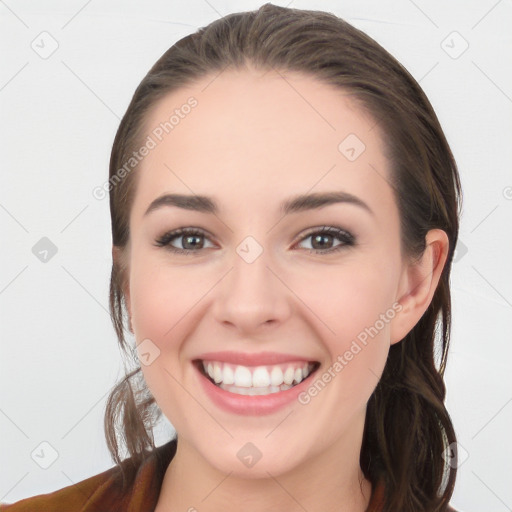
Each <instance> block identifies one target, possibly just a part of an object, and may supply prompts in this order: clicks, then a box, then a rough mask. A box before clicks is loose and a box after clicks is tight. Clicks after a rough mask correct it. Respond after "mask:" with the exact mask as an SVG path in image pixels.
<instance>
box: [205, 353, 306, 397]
mask: <svg viewBox="0 0 512 512" xmlns="http://www.w3.org/2000/svg"><path fill="white" fill-rule="evenodd" d="M203 368H204V371H205V372H206V373H207V374H208V375H209V376H210V378H211V379H212V380H213V381H214V382H215V384H217V385H219V386H220V387H221V388H223V389H234V391H233V392H235V393H239V394H243V395H245V394H249V395H259V394H268V393H277V392H279V391H284V390H285V389H290V388H291V387H292V386H294V385H297V384H299V383H300V382H302V381H303V380H304V379H305V378H306V377H307V376H308V375H310V373H311V370H312V368H313V365H312V364H311V363H304V365H303V366H302V367H300V366H299V367H297V363H289V364H285V365H272V366H268V367H267V366H257V367H255V368H254V367H251V368H249V367H246V366H241V365H237V366H232V365H230V364H228V363H221V362H216V361H209V362H205V361H203ZM283 369H284V371H283Z"/></svg>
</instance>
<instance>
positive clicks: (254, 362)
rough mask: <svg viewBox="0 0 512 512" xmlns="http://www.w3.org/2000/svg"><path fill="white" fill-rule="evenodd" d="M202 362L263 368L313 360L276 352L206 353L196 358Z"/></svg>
mask: <svg viewBox="0 0 512 512" xmlns="http://www.w3.org/2000/svg"><path fill="white" fill-rule="evenodd" d="M196 359H201V360H202V361H219V362H224V363H231V364H239V365H242V366H263V365H269V364H281V363H291V362H293V361H304V362H305V363H307V362H312V361H314V359H307V358H305V357H303V356H297V355H294V354H281V353H278V352H258V353H254V354H249V353H247V352H245V353H244V352H232V351H222V352H208V353H205V354H201V355H199V356H197V357H196Z"/></svg>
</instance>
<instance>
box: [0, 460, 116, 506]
mask: <svg viewBox="0 0 512 512" xmlns="http://www.w3.org/2000/svg"><path fill="white" fill-rule="evenodd" d="M116 469H117V467H116V466H114V467H113V468H110V469H108V470H106V471H104V472H103V473H99V474H97V475H94V476H91V477H89V478H87V479H85V480H82V481H80V482H77V483H76V484H72V485H69V486H67V487H64V488H62V489H59V490H57V491H54V492H50V493H48V494H40V495H38V496H32V497H30V498H25V499H22V500H20V501H17V502H16V503H2V504H0V511H1V512H35V511H38V510H52V511H53V512H65V511H68V512H69V511H72V510H82V509H83V507H84V506H85V505H86V504H87V502H88V501H89V500H90V499H91V498H92V497H93V496H94V495H95V494H96V493H97V492H98V490H100V489H102V488H103V489H104V488H108V487H111V485H112V482H113V481H115V477H116V473H117V471H116Z"/></svg>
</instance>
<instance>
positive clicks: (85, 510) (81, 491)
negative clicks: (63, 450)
mask: <svg viewBox="0 0 512 512" xmlns="http://www.w3.org/2000/svg"><path fill="white" fill-rule="evenodd" d="M175 452H176V440H175V439H174V440H172V441H169V442H168V443H167V444H165V445H162V446H160V447H158V448H155V449H154V450H153V451H152V452H151V453H150V454H149V456H148V457H147V458H146V459H145V460H144V462H143V463H142V464H141V465H140V466H139V467H138V468H137V472H136V475H135V477H134V481H133V484H132V485H131V487H130V489H129V490H128V491H123V486H122V479H121V472H120V468H119V466H114V467H112V468H110V469H107V470H106V471H103V472H102V473H99V474H97V475H94V476H91V477H89V478H87V479H85V480H82V481H80V482H77V483H76V484H72V485H69V486H67V487H64V488H62V489H59V490H57V491H54V492H51V493H48V494H40V495H38V496H32V497H30V498H25V499H22V500H20V501H17V502H15V503H0V512H41V511H50V510H51V511H52V512H97V511H98V510H108V511H109V512H116V511H118V512H121V511H124V510H128V509H130V510H152V509H153V508H154V506H156V502H157V500H158V495H159V492H160V487H161V485H162V480H163V476H164V473H165V469H166V468H167V465H168V464H169V462H170V460H171V459H172V457H173V456H174V454H175Z"/></svg>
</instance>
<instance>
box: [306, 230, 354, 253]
mask: <svg viewBox="0 0 512 512" xmlns="http://www.w3.org/2000/svg"><path fill="white" fill-rule="evenodd" d="M308 239H311V243H310V245H311V248H306V250H307V251H308V252H312V253H315V254H325V253H332V252H335V251H339V250H341V249H343V248H346V247H347V246H348V247H350V246H353V245H354V243H355V238H354V236H353V235H352V234H350V233H349V232H348V231H345V230H343V229H341V228H337V227H333V226H323V227H321V228H313V230H311V231H309V233H308V234H307V235H306V236H303V237H302V238H301V239H300V241H299V243H302V242H304V241H306V240H308ZM335 240H338V242H339V243H338V244H337V245H333V244H334V242H335Z"/></svg>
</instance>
